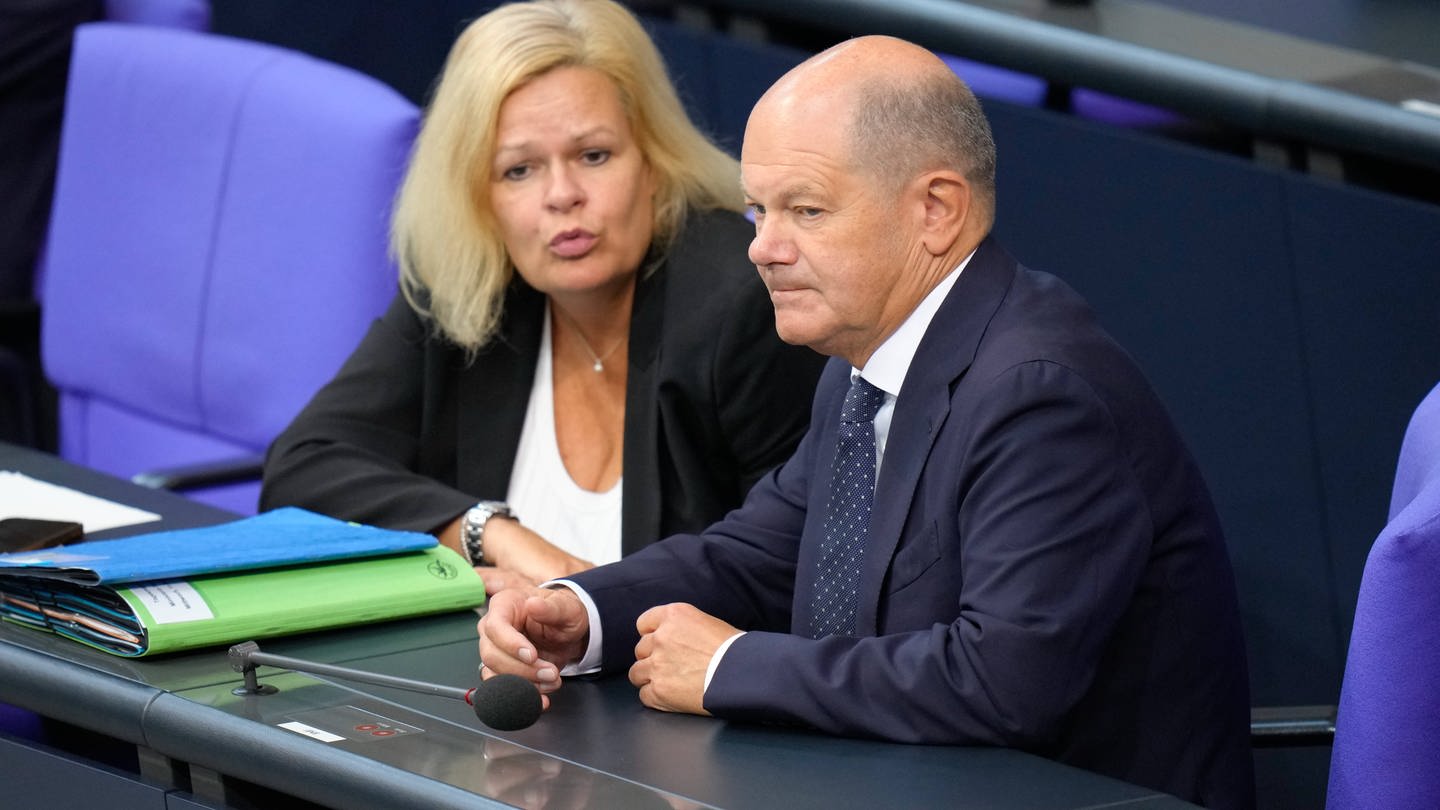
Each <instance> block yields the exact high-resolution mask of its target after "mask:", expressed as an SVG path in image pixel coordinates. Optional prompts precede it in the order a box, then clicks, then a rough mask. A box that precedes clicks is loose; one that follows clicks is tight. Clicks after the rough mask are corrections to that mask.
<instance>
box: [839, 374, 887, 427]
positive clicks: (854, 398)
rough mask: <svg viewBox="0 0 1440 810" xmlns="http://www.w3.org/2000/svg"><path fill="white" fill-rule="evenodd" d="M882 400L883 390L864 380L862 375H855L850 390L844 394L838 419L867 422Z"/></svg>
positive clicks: (883, 397) (873, 416)
mask: <svg viewBox="0 0 1440 810" xmlns="http://www.w3.org/2000/svg"><path fill="white" fill-rule="evenodd" d="M884 402H885V392H884V391H881V390H880V389H879V388H876V387H875V386H873V385H871V384H870V383H868V382H866V381H865V378H864V377H860V376H856V377H855V381H854V382H852V383H850V391H849V392H848V393H846V394H845V406H844V407H843V408H841V409H840V421H842V422H854V423H860V422H869V421H871V420H873V419H874V418H875V412H876V411H878V410H880V405H881V404H882V403H884Z"/></svg>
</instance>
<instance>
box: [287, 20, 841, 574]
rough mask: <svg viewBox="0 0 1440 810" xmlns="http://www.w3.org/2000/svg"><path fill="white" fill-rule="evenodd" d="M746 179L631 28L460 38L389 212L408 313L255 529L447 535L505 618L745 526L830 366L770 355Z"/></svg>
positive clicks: (561, 23)
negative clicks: (515, 596) (522, 601)
mask: <svg viewBox="0 0 1440 810" xmlns="http://www.w3.org/2000/svg"><path fill="white" fill-rule="evenodd" d="M738 177H739V169H738V166H737V164H736V163H735V161H734V160H733V159H732V158H730V157H729V156H727V155H726V154H725V153H724V152H722V151H721V150H719V149H718V148H717V147H715V146H714V145H713V144H711V143H710V142H709V141H708V140H707V139H706V138H705V137H704V136H703V135H702V134H701V133H700V132H699V131H698V130H697V129H696V128H695V127H694V125H693V124H692V123H691V122H690V121H689V119H688V118H687V117H686V115H685V112H684V110H683V108H682V107H681V105H680V102H679V100H678V98H677V96H676V93H675V90H674V88H673V87H672V85H671V84H670V81H669V79H668V78H667V76H666V73H665V68H664V65H663V63H662V61H661V59H660V56H659V54H658V53H657V51H656V49H655V47H654V44H653V43H652V42H651V41H650V40H649V38H648V37H647V36H646V34H645V32H644V30H643V29H642V28H641V27H640V25H639V24H638V22H637V21H636V20H635V18H634V17H633V16H632V15H631V14H630V12H628V11H627V10H625V9H624V8H623V7H622V6H620V5H618V4H616V3H613V2H610V0H537V2H524V3H515V4H510V5H505V6H501V7H499V8H498V9H496V10H494V11H492V12H490V13H488V14H486V15H485V16H483V17H481V18H479V19H478V20H476V21H475V22H473V23H472V24H470V25H469V26H468V27H467V28H466V30H465V31H464V32H463V33H462V34H461V36H460V37H459V39H458V40H457V42H456V43H455V46H454V47H453V49H452V50H451V53H450V55H449V58H448V60H447V62H446V65H445V68H444V73H443V75H442V77H441V81H440V83H439V85H438V87H437V89H436V92H435V96H434V100H433V101H432V102H431V104H430V106H429V109H428V110H427V113H426V117H425V121H424V125H423V127H422V130H421V133H420V136H419V138H418V140H417V143H416V146H415V150H414V154H413V156H412V158H411V163H410V166H409V169H408V172H407V174H406V177H405V180H404V183H403V186H402V188H401V191H400V194H399V197H398V200H397V204H396V210H395V214H394V218H393V223H392V233H391V237H392V247H393V251H394V253H395V258H396V260H397V262H398V263H399V265H400V268H401V277H400V282H401V289H402V293H403V294H402V295H401V296H398V297H397V298H396V300H395V301H394V302H393V303H392V305H391V307H390V309H389V311H388V312H386V313H385V315H384V316H383V317H382V318H380V319H379V320H378V321H377V322H376V323H375V324H374V325H373V326H372V327H371V329H370V331H369V333H368V334H367V335H366V336H365V338H364V339H363V341H362V342H361V344H360V346H359V347H358V348H357V349H356V351H355V353H354V354H353V355H352V356H351V357H350V359H349V360H348V361H347V362H346V364H345V365H344V367H343V368H342V369H341V370H340V372H339V373H338V375H337V376H336V377H335V379H334V380H332V381H331V382H330V383H329V384H328V385H326V386H325V387H324V388H323V389H322V390H321V391H320V392H319V393H318V394H317V395H316V396H315V398H314V399H313V400H312V401H311V402H310V404H309V405H308V406H307V407H306V408H305V410H304V411H303V412H302V413H301V414H300V415H299V416H298V417H297V418H296V419H295V421H294V423H293V424H292V425H291V426H290V427H289V428H288V429H287V430H286V431H285V432H284V433H283V434H282V435H281V436H280V437H279V438H278V439H277V440H276V441H275V443H274V445H273V446H272V447H271V449H270V453H269V455H268V458H267V461H266V468H265V484H264V490H263V492H262V495H261V506H262V508H265V509H269V508H274V507H277V506H282V505H297V506H302V507H305V508H308V509H311V510H314V511H318V512H322V513H326V514H330V515H334V516H337V517H341V518H345V519H349V520H356V521H360V522H364V523H371V524H375V525H381V526H389V527H395V528H404V529H411V530H418V531H427V532H432V533H434V534H436V535H438V536H439V537H440V538H441V540H442V542H444V543H446V544H447V545H450V546H451V547H453V548H455V549H457V550H459V551H461V552H462V553H464V554H466V556H467V557H468V558H469V559H470V561H471V563H472V564H473V565H475V566H476V568H477V569H479V570H480V572H481V574H482V576H483V577H484V579H485V583H486V588H487V590H488V591H490V592H491V593H494V592H496V591H499V590H502V589H504V588H506V587H511V586H515V585H522V584H532V583H535V582H539V581H543V580H546V579H550V578H555V577H561V576H565V575H568V574H572V573H575V572H578V571H581V570H584V569H586V568H589V567H591V566H592V565H595V564H600V563H604V562H610V561H613V560H616V559H619V558H620V557H621V556H622V555H623V554H625V553H628V552H630V551H634V550H635V549H637V548H640V547H642V546H644V545H646V544H648V543H650V542H652V541H654V540H656V539H658V538H660V537H664V536H666V535H669V534H672V533H676V532H682V531H697V530H699V529H701V528H703V527H704V526H706V525H708V524H709V523H710V522H712V521H714V520H716V519H718V518H720V517H721V516H722V515H723V514H725V512H727V511H728V510H730V509H731V508H733V507H735V506H737V505H739V503H740V501H741V499H742V498H743V497H744V496H745V494H746V492H747V491H748V490H749V488H750V486H751V484H753V483H755V482H756V481H757V480H758V479H759V478H760V477H761V476H763V475H764V474H765V473H766V472H768V471H769V470H770V469H771V468H772V467H774V466H776V465H778V464H779V463H780V462H781V461H783V460H785V459H786V458H787V457H789V455H790V452H791V450H792V449H793V448H794V446H795V444H796V442H797V441H798V440H799V438H800V436H801V434H802V433H803V432H804V429H805V427H806V425H807V423H808V417H809V410H808V409H809V402H810V397H811V394H812V393H813V387H814V383H815V380H816V379H817V378H818V375H819V372H820V368H821V365H822V362H823V358H822V357H820V356H819V355H818V354H815V353H814V352H812V351H811V350H809V349H806V348H804V347H792V346H787V345H785V344H784V343H782V342H781V341H780V340H779V338H778V337H777V336H776V333H775V325H774V315H773V310H772V308H771V306H770V304H769V300H768V294H767V292H766V289H765V286H764V285H763V283H762V282H761V281H760V279H759V277H758V275H757V273H756V271H755V268H754V266H753V265H752V264H750V262H749V261H748V259H747V258H746V249H747V245H748V243H749V240H750V238H751V237H752V236H753V233H754V231H753V227H752V226H751V225H750V224H749V223H747V222H746V221H745V219H744V218H743V217H742V216H741V215H740V213H739V212H740V211H741V210H742V209H743V203H742V198H741V195H740V192H739V189H738Z"/></svg>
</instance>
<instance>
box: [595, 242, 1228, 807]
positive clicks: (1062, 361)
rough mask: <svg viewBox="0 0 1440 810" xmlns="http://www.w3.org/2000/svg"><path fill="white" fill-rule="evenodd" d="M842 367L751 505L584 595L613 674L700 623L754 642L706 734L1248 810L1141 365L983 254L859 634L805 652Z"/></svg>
mask: <svg viewBox="0 0 1440 810" xmlns="http://www.w3.org/2000/svg"><path fill="white" fill-rule="evenodd" d="M848 371H849V366H848V365H847V364H846V363H844V362H843V361H840V360H832V361H831V363H830V365H829V366H828V367H827V369H826V371H825V373H824V375H823V376H822V378H821V382H820V384H819V387H818V389H817V392H816V396H815V402H814V407H813V410H812V414H811V425H810V430H809V432H808V433H807V434H806V436H805V438H804V439H803V440H802V441H801V443H800V446H799V447H798V448H797V449H796V452H795V454H794V456H793V457H792V458H791V459H790V460H789V461H788V462H786V464H784V465H783V466H782V467H781V468H779V469H778V470H776V471H775V472H774V473H772V474H771V475H769V476H768V477H766V478H763V479H761V481H760V482H759V484H757V485H756V486H755V488H754V489H752V490H751V492H750V494H749V496H748V498H747V499H746V501H745V503H744V504H743V505H742V506H741V507H740V508H739V509H737V510H736V511H734V512H732V513H730V514H729V515H728V516H727V517H726V518H725V519H724V520H722V521H720V522H718V523H716V524H714V525H713V526H711V527H710V528H708V529H707V530H706V531H705V532H704V533H702V534H700V535H680V536H676V537H672V538H669V539H667V540H665V541H662V542H661V543H658V544H656V545H654V546H652V547H650V548H648V549H646V550H645V551H643V552H641V553H640V554H638V555H635V556H633V557H632V558H630V559H628V560H624V561H621V562H620V563H617V564H615V565H613V566H606V567H603V568H600V569H595V570H593V571H590V572H586V573H585V574H581V575H579V576H576V577H575V580H576V581H577V583H578V584H580V585H581V586H582V587H583V588H585V589H586V590H587V591H588V592H589V593H590V594H591V595H592V597H593V598H594V599H595V602H596V604H597V606H598V608H599V610H600V614H601V625H602V627H603V630H604V633H603V639H604V666H605V667H607V668H612V669H623V668H625V667H628V666H629V664H630V663H631V662H633V659H634V653H633V645H634V644H635V642H636V641H637V636H636V633H635V631H634V621H635V618H636V617H637V616H638V615H639V613H641V612H642V611H643V610H644V609H646V608H648V607H650V606H652V605H655V604H663V603H666V602H671V601H679V602H690V603H692V604H694V605H696V606H697V607H699V608H700V609H702V610H704V611H706V612H708V613H711V614H713V615H715V616H718V617H720V618H722V619H725V620H726V621H728V622H730V623H732V624H734V625H736V626H737V627H739V628H741V629H743V630H748V631H750V632H748V633H747V634H746V635H745V636H743V637H742V638H740V639H739V640H737V641H736V643H735V644H734V645H733V646H731V648H730V649H729V651H728V652H727V653H726V655H725V656H724V658H723V659H722V661H721V663H720V666H719V668H718V669H717V670H716V673H715V676H714V679H713V681H712V682H711V684H710V687H709V688H708V689H707V691H706V693H705V708H706V709H707V710H708V711H710V712H711V713H712V714H715V715H717V716H720V717H725V718H730V719H747V720H757V721H770V722H774V721H781V722H792V723H796V724H801V725H805V726H809V727H813V728H816V729H820V730H823V731H828V732H832V733H837V734H846V735H858V736H872V737H879V738H884V739H890V740H897V741H904V742H915V743H952V744H978V745H997V746H1006V747H1012V748H1018V749H1023V750H1026V751H1030V752H1034V753H1037V754H1040V755H1043V756H1047V757H1051V758H1053V759H1057V760H1060V761H1062V762H1066V763H1070V764H1073V765H1077V766H1079V767H1083V768H1088V769H1091V770H1094V771H1098V772H1101V773H1105V774H1109V775H1112V776H1116V777H1118V778H1121V779H1124V780H1127V781H1130V782H1133V783H1137V784H1141V785H1147V786H1150V787H1154V788H1157V789H1161V790H1164V791H1167V792H1169V793H1173V794H1175V795H1178V796H1180V797H1182V798H1186V799H1189V800H1191V801H1196V802H1199V803H1201V804H1204V805H1206V806H1208V807H1249V806H1252V805H1253V802H1254V798H1253V793H1254V788H1253V777H1252V766H1251V760H1250V748H1249V736H1248V718H1249V696H1248V686H1247V672H1246V663H1245V651H1244V645H1243V643H1242V637H1241V631H1240V621H1239V611H1238V607H1237V602H1236V595H1235V588H1234V578H1233V574H1232V572H1231V569H1230V564H1229V559H1228V556H1227V552H1226V549H1225V545H1224V539H1223V536H1222V533H1221V529H1220V525H1219V521H1218V519H1217V517H1216V514H1215V511H1214V508H1213V506H1212V504H1211V500H1210V496H1209V494H1208V492H1207V490H1206V487H1205V485H1204V482H1203V481H1202V480H1201V477H1200V474H1199V471H1198V470H1197V468H1196V466H1195V464H1194V462H1193V460H1192V459H1191V456H1190V454H1189V453H1188V451H1187V450H1186V449H1185V447H1184V446H1183V444H1182V442H1181V440H1180V437H1179V435H1178V434H1177V431H1176V429H1175V428H1174V427H1173V425H1172V423H1171V421H1170V419H1169V417H1168V416H1167V414H1166V413H1165V410H1164V408H1163V407H1162V405H1161V403H1160V401H1159V400H1158V398H1157V397H1156V395H1155V394H1154V393H1153V391H1152V390H1151V388H1150V387H1149V385H1148V383H1147V382H1146V381H1145V379H1144V378H1143V375H1142V374H1141V373H1140V371H1139V370H1138V368H1137V367H1136V365H1135V363H1134V362H1133V361H1132V359H1131V358H1130V357H1129V356H1128V355H1127V354H1126V353H1125V352H1124V351H1123V350H1122V349H1121V348H1120V347H1119V346H1118V345H1117V344H1115V342H1114V341H1113V340H1112V339H1111V338H1110V337H1109V336H1108V335H1107V334H1106V333H1105V332H1104V331H1103V330H1102V329H1101V328H1100V326H1099V325H1098V324H1097V323H1096V321H1095V319H1094V317H1093V315H1092V313H1091V311H1090V309H1089V308H1088V307H1087V306H1086V305H1085V303H1084V302H1083V301H1082V300H1081V299H1080V297H1079V296H1078V295H1076V294H1075V293H1074V291H1072V290H1071V289H1070V288H1069V287H1067V286H1066V285H1064V284H1063V283H1062V282H1060V281H1059V280H1058V279H1056V278H1054V277H1053V276H1049V275H1046V274H1043V273H1037V272H1033V271H1030V270H1027V269H1025V268H1023V267H1021V266H1019V265H1018V264H1017V263H1016V261H1015V260H1014V259H1013V258H1012V257H1011V256H1010V255H1009V254H1008V253H1006V252H1005V251H1004V250H1003V249H1001V248H1000V247H999V246H998V245H997V244H995V243H994V242H993V241H992V240H986V241H985V242H984V243H982V245H981V246H980V248H979V249H978V251H977V253H976V255H975V257H974V258H973V259H972V260H971V262H970V264H969V265H968V266H967V268H966V269H965V271H964V272H963V273H962V274H961V276H960V278H959V279H958V280H957V282H956V284H955V286H954V288H953V289H952V290H951V292H950V294H949V295H948V297H947V298H946V299H945V301H944V303H943V304H942V305H941V307H940V309H939V311H938V312H937V313H936V316H935V318H934V320H933V321H932V323H931V325H930V327H929V329H928V331H927V332H926V334H925V336H924V338H923V340H922V341H921V343H920V346H919V349H918V351H917V353H916V355H915V358H914V361H913V362H912V364H911V366H910V370H909V372H908V375H907V377H906V379H905V382H904V385H903V388H902V390H901V391H900V394H899V396H898V399H897V401H896V405H895V412H894V418H893V422H892V425H891V428H890V434H889V439H888V443H887V446H886V449H885V455H884V458H883V460H882V462H881V469H880V475H879V478H878V481H877V486H876V495H875V507H874V512H873V516H872V519H871V530H870V537H869V541H868V544H867V548H866V552H865V560H864V570H863V573H862V576H861V586H860V587H861V597H860V608H859V616H858V623H857V627H858V630H857V634H856V635H855V636H853V637H830V638H826V639H822V640H818V641H816V640H811V639H808V638H805V637H803V636H801V635H798V633H801V632H803V629H804V628H805V627H806V626H807V622H808V619H809V604H810V599H811V593H812V588H813V572H814V568H815V563H816V556H817V548H818V538H819V536H820V526H821V522H822V519H823V516H822V511H823V503H824V499H825V497H826V495H827V487H828V478H829V470H830V465H831V459H832V458H833V456H834V453H835V444H836V427H837V422H838V418H839V411H840V406H841V403H842V401H843V399H844V396H845V391H846V388H847V387H848V383H849V380H848Z"/></svg>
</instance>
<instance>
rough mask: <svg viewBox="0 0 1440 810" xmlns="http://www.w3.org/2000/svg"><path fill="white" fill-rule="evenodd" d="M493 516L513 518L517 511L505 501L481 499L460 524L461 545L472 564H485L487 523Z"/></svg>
mask: <svg viewBox="0 0 1440 810" xmlns="http://www.w3.org/2000/svg"><path fill="white" fill-rule="evenodd" d="M492 517H508V518H513V517H515V513H514V512H511V511H510V504H508V503H505V502H503V501H481V502H480V503H477V504H475V505H474V506H472V507H470V510H469V511H468V512H466V513H465V520H464V521H462V522H461V524H460V545H461V546H463V547H464V549H465V557H466V558H467V559H469V560H470V564H471V565H472V566H475V565H484V564H485V562H484V560H485V524H486V523H488V522H489V521H490V518H492Z"/></svg>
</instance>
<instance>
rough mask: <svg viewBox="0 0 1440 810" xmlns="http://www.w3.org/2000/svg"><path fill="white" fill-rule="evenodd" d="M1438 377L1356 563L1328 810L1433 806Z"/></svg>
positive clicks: (1439, 513)
mask: <svg viewBox="0 0 1440 810" xmlns="http://www.w3.org/2000/svg"><path fill="white" fill-rule="evenodd" d="M1437 583H1440V386H1436V387H1435V388H1434V389H1433V390H1431V392H1430V394H1429V396H1427V397H1426V398H1425V400H1424V401H1423V402H1421V403H1420V406H1419V407H1418V408H1416V410H1415V414H1414V416H1413V417H1412V418H1411V420H1410V426H1409V429H1408V430H1406V433H1405V441H1404V443H1403V445H1402V447H1401V450H1400V462H1399V464H1398V468H1397V472H1396V479H1395V494H1394V500H1393V501H1392V503H1391V509H1390V521H1389V523H1387V524H1386V526H1385V528H1384V530H1382V531H1381V532H1380V536H1379V537H1378V538H1377V539H1376V540H1375V545H1374V546H1372V547H1371V549H1370V555H1369V557H1368V558H1367V559H1366V562H1365V573H1364V575H1363V577H1362V579H1361V582H1360V598H1359V602H1358V604H1357V605H1356V608H1355V626H1354V629H1353V631H1352V633H1351V637H1350V653H1349V655H1348V657H1347V658H1346V662H1345V677H1344V680H1343V682H1342V684H1341V687H1340V707H1339V714H1338V715H1337V717H1336V724H1335V747H1334V750H1333V751H1332V753H1331V759H1330V785H1329V792H1328V797H1327V801H1326V806H1327V807H1328V808H1329V810H1360V809H1361V808H1376V809H1377V810H1379V808H1385V810H1405V809H1406V808H1416V810H1421V808H1436V807H1440V585H1437Z"/></svg>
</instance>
